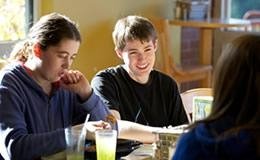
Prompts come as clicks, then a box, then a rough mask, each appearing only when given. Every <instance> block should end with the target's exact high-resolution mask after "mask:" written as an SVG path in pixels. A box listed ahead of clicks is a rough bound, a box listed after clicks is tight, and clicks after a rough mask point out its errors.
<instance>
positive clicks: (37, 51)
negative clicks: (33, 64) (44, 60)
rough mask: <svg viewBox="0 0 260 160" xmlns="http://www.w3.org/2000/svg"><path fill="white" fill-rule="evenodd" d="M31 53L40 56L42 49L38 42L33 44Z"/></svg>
mask: <svg viewBox="0 0 260 160" xmlns="http://www.w3.org/2000/svg"><path fill="white" fill-rule="evenodd" d="M33 53H34V55H35V56H36V57H38V58H41V55H42V50H41V47H40V44H39V43H36V44H34V45H33Z"/></svg>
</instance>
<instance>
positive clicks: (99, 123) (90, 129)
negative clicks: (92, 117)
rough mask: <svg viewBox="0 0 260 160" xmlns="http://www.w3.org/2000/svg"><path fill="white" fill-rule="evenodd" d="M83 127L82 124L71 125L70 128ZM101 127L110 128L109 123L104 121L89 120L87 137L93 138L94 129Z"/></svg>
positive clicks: (79, 128) (77, 128)
mask: <svg viewBox="0 0 260 160" xmlns="http://www.w3.org/2000/svg"><path fill="white" fill-rule="evenodd" d="M82 128H83V124H80V125H76V126H73V127H72V129H75V130H81V129H82ZM102 129H111V126H110V124H109V123H107V122H104V121H89V122H88V123H87V135H86V138H87V139H95V131H97V130H102Z"/></svg>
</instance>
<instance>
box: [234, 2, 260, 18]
mask: <svg viewBox="0 0 260 160" xmlns="http://www.w3.org/2000/svg"><path fill="white" fill-rule="evenodd" d="M249 10H259V11H260V1H259V0H231V8H230V17H231V18H243V16H244V14H245V13H246V12H247V11H249Z"/></svg>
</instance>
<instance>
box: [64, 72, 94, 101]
mask: <svg viewBox="0 0 260 160" xmlns="http://www.w3.org/2000/svg"><path fill="white" fill-rule="evenodd" d="M61 87H63V88H65V89H68V90H70V91H72V92H74V93H76V94H78V95H79V96H80V98H81V100H82V101H85V100H86V99H87V98H88V97H89V96H90V94H91V92H92V88H91V86H90V84H89V81H88V80H87V79H86V78H85V76H84V75H83V74H82V73H81V72H80V71H77V70H69V71H67V72H65V73H64V74H63V75H62V77H61Z"/></svg>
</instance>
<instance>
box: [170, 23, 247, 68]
mask: <svg viewBox="0 0 260 160" xmlns="http://www.w3.org/2000/svg"><path fill="white" fill-rule="evenodd" d="M169 24H171V25H177V26H181V27H194V28H199V29H200V63H201V64H206V65H212V45H213V31H214V30H215V29H220V28H230V27H246V26H249V25H250V21H248V20H241V19H228V20H221V19H210V20H170V21H169Z"/></svg>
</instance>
